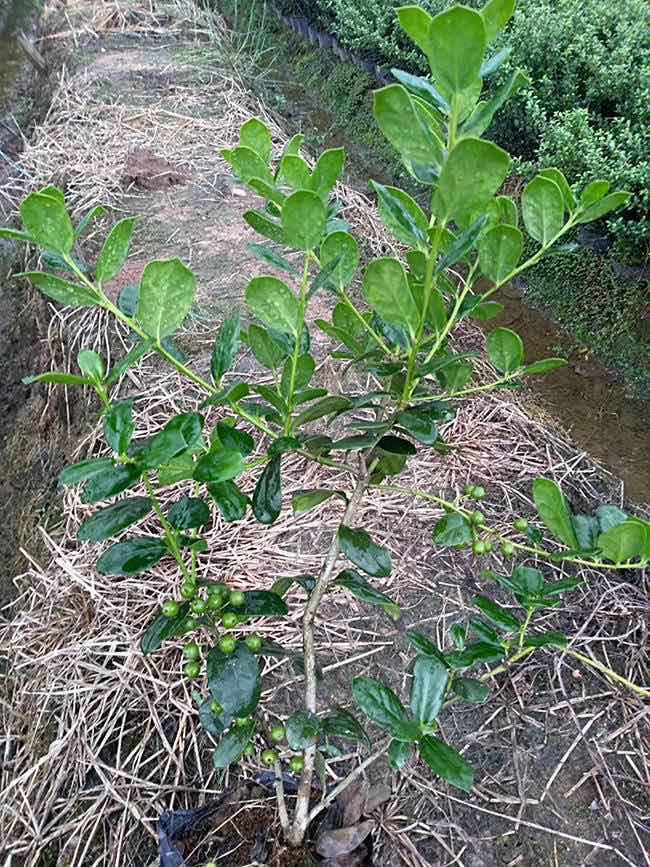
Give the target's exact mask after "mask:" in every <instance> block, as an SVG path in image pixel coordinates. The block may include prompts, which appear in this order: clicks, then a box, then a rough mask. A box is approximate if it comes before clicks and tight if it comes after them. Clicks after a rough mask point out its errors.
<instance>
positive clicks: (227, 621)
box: [221, 611, 239, 629]
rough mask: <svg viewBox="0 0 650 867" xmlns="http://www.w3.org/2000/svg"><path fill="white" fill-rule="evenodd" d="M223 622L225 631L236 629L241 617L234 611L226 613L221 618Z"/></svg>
mask: <svg viewBox="0 0 650 867" xmlns="http://www.w3.org/2000/svg"><path fill="white" fill-rule="evenodd" d="M221 622H222V623H223V628H224V629H234V628H235V626H237V624H238V623H239V617H237V615H236V614H235V612H234V611H226V613H225V614H224V615H223V617H222V618H221Z"/></svg>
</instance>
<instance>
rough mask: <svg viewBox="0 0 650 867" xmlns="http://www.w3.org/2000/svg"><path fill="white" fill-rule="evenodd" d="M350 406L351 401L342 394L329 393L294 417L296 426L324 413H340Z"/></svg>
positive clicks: (313, 419)
mask: <svg viewBox="0 0 650 867" xmlns="http://www.w3.org/2000/svg"><path fill="white" fill-rule="evenodd" d="M351 406H352V401H351V400H350V399H349V398H347V397H343V396H342V395H329V396H328V397H324V398H323V399H322V400H319V401H317V402H316V403H314V404H313V405H312V406H310V407H308V408H307V409H305V410H303V411H302V412H301V413H300V415H298V416H297V417H296V419H295V424H296V427H302V426H303V425H305V424H308V423H309V422H311V421H316V419H319V418H323V417H324V416H326V415H334V414H338V413H341V412H343V411H344V410H346V409H350V408H351Z"/></svg>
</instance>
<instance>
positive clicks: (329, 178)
mask: <svg viewBox="0 0 650 867" xmlns="http://www.w3.org/2000/svg"><path fill="white" fill-rule="evenodd" d="M344 166H345V149H344V148H330V149H329V150H326V151H323V153H322V154H321V155H320V156H319V157H318V160H317V161H316V165H315V166H314V171H313V173H312V179H311V188H312V190H314V192H315V193H318V195H319V196H321V198H323V199H324V200H325V201H327V198H328V196H329V194H330V193H331V192H332V190H333V189H334V187H335V186H336V182H337V181H338V179H339V178H340V177H341V174H342V172H343V167H344Z"/></svg>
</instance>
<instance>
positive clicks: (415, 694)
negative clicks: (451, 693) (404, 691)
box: [410, 655, 449, 726]
mask: <svg viewBox="0 0 650 867" xmlns="http://www.w3.org/2000/svg"><path fill="white" fill-rule="evenodd" d="M448 680H449V675H448V672H447V667H446V666H445V665H443V664H442V663H441V662H440V661H439V660H437V659H436V658H435V657H433V656H429V655H426V656H418V657H417V659H416V660H415V666H414V668H413V680H412V682H411V698H410V705H411V711H412V713H413V716H414V717H415V718H416V719H417V720H418V721H419V722H420V723H422V725H423V726H430V725H431V724H432V723H433V722H434V720H435V719H437V717H438V714H439V713H440V711H441V710H442V706H443V703H444V700H445V693H446V691H447V682H448Z"/></svg>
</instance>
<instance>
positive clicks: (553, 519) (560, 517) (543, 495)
mask: <svg viewBox="0 0 650 867" xmlns="http://www.w3.org/2000/svg"><path fill="white" fill-rule="evenodd" d="M533 500H534V501H535V505H536V507H537V511H538V513H539V516H540V518H541V519H542V521H543V522H544V524H545V525H546V527H547V528H548V529H549V530H550V531H551V533H552V534H553V535H554V536H555V537H556V539H559V540H560V541H561V542H564V544H565V545H566V546H567V548H571V549H576V548H577V547H578V540H577V539H576V534H575V531H574V529H573V524H572V523H571V512H570V509H569V505H568V503H567V501H566V498H565V496H564V494H563V493H562V490H561V488H560V486H559V485H558V484H557V482H554V481H552V480H551V479H535V481H534V482H533Z"/></svg>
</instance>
